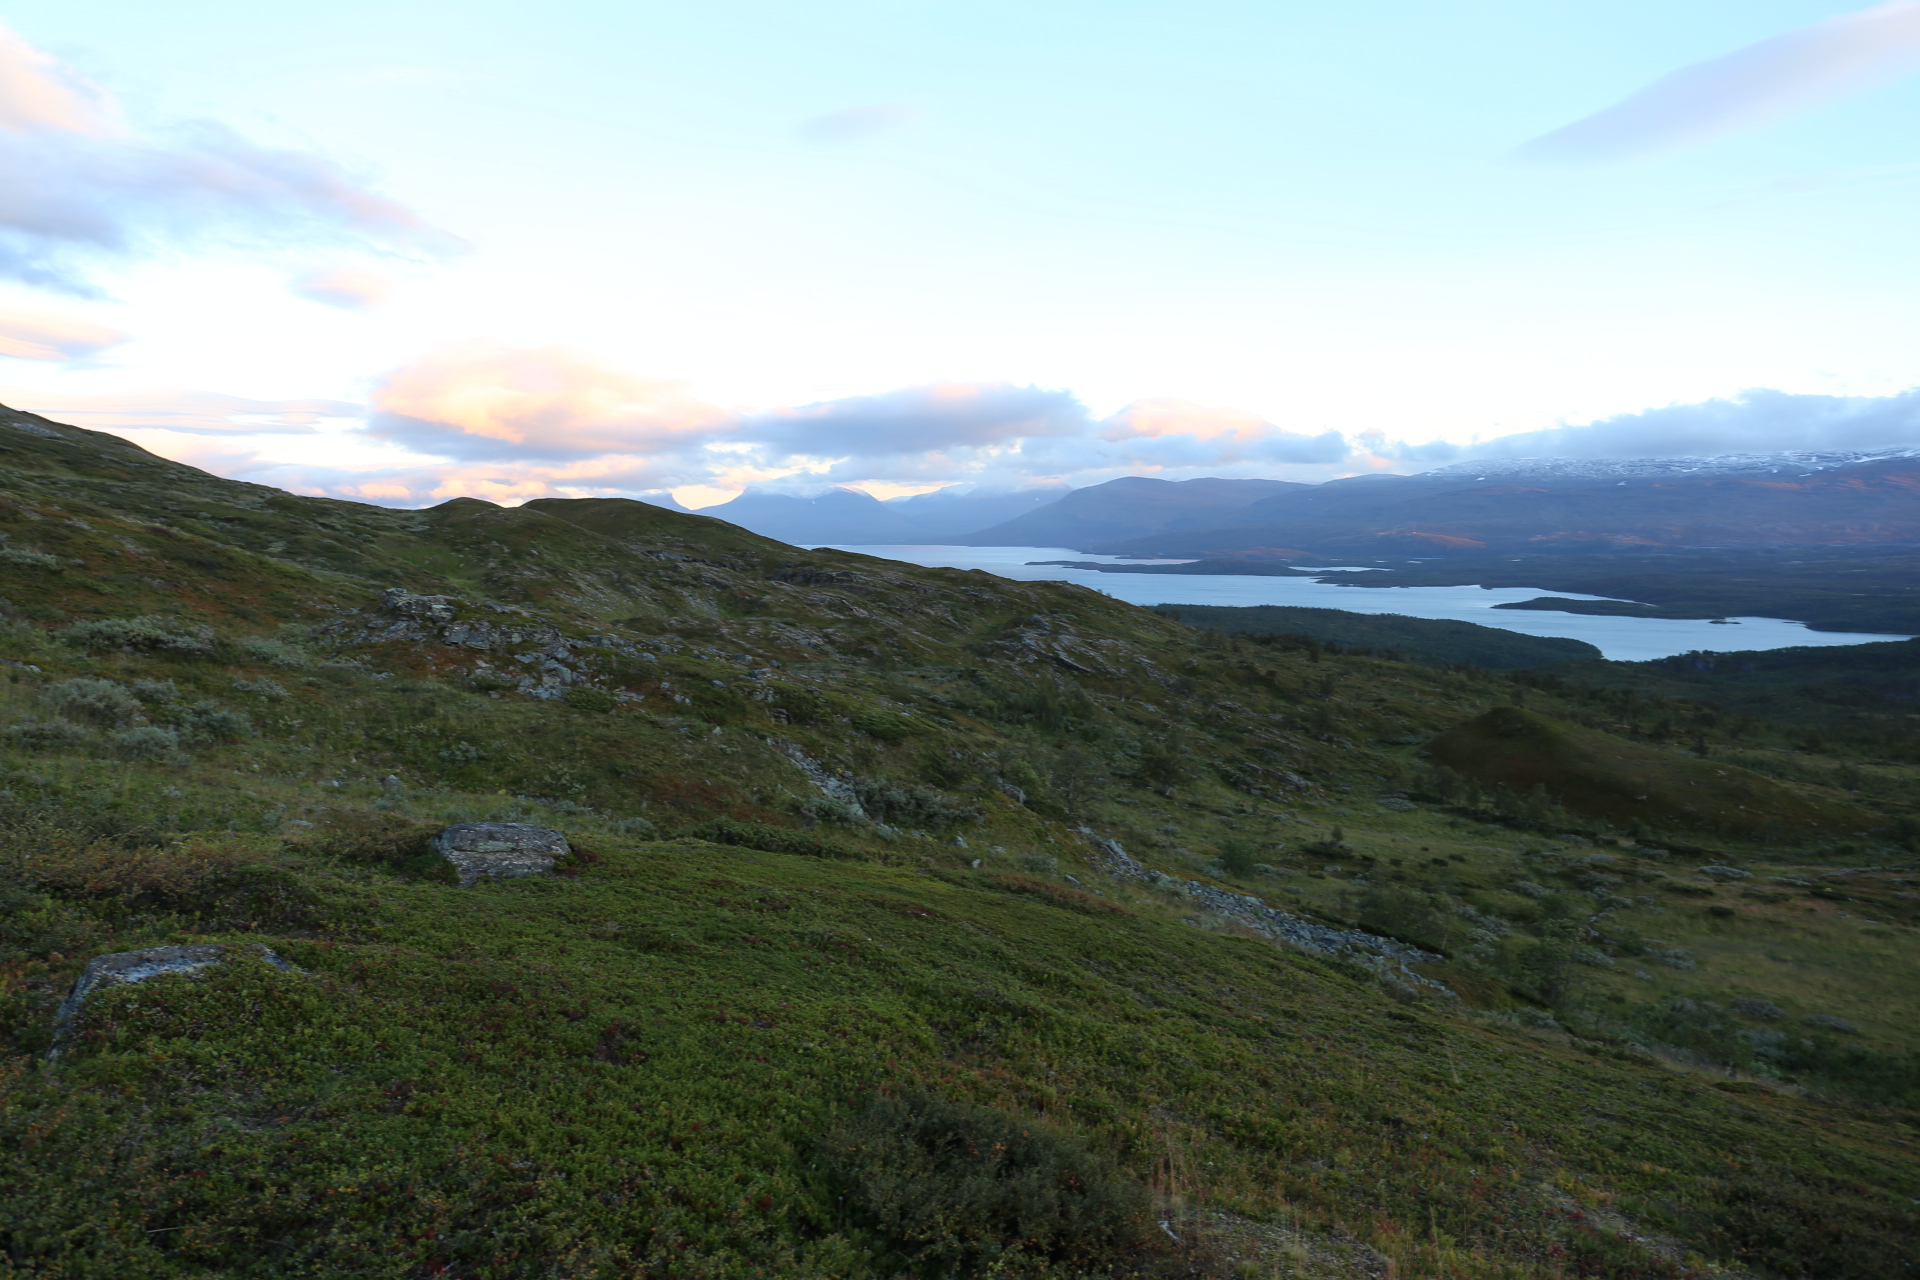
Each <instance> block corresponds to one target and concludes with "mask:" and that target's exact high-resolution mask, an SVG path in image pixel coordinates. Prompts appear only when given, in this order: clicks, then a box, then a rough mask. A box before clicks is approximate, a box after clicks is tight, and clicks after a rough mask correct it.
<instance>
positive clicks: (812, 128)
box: [794, 102, 920, 146]
mask: <svg viewBox="0 0 1920 1280" xmlns="http://www.w3.org/2000/svg"><path fill="white" fill-rule="evenodd" d="M919 119H920V113H919V112H918V111H916V110H914V109H913V108H912V107H909V106H907V105H905V104H904V103H899V102H879V103H873V104H871V105H869V106H864V107H848V108H846V109H845V110H844V111H830V112H828V113H827V114H826V115H823V116H815V117H813V119H811V120H803V121H802V122H801V123H800V126H799V127H798V128H797V129H795V130H794V132H795V133H797V134H798V135H799V136H800V138H801V139H802V140H804V141H806V142H814V143H820V144H823V145H827V146H836V145H844V144H846V143H850V142H865V141H867V140H868V139H869V138H877V137H879V136H880V135H881V134H884V133H892V132H894V131H895V130H898V129H904V128H906V127H907V126H908V125H911V124H914V123H915V122H917V121H918V120H919Z"/></svg>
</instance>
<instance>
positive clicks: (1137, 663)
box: [0, 415, 1920, 1277]
mask: <svg viewBox="0 0 1920 1280" xmlns="http://www.w3.org/2000/svg"><path fill="white" fill-rule="evenodd" d="M0 450H4V452H0V459H3V460H4V464H5V468H6V469H5V473H4V478H0V534H4V535H5V542H4V544H0V578H3V580H4V587H0V595H4V598H5V601H6V606H5V607H6V618H5V625H4V627H0V662H4V664H5V665H4V668H0V669H4V671H5V675H6V681H5V683H4V684H0V768H4V770H5V774H4V779H3V780H0V822H3V823H4V831H5V835H4V838H3V839H0V975H3V976H4V986H3V987H0V1001H3V1002H4V1003H3V1004H0V1049H3V1050H4V1061H3V1062H0V1069H4V1070H5V1071H6V1072H7V1075H8V1087H7V1088H6V1090H5V1091H4V1093H0V1131H3V1132H4V1140H3V1141H0V1160H3V1161H5V1162H6V1171H5V1174H4V1176H0V1260H4V1264H3V1265H4V1267H5V1268H6V1269H7V1273H8V1274H13V1275H23V1276H27V1275H30V1276H62V1277H65V1276H115V1277H120V1276H128V1275H141V1276H147V1275H152V1276H182V1277H213V1276H219V1277H229V1276H240V1277H248V1276H261V1277H267V1276H271V1277H287V1276H326V1277H332V1276H380V1277H386V1276H393V1277H412V1276H462V1277H465V1276H473V1277H481V1276H485V1277H559V1276H569V1277H571V1276H643V1275H644V1276H655V1277H666V1276H674V1277H692V1276H716V1277H717V1276H729V1277H730V1276H753V1275H768V1276H771V1275H780V1276H820V1277H828V1276H833V1277H840V1276H845V1277H866V1276H874V1277H879V1276H904V1275H923V1276H936V1275H938V1276H947V1275H989V1274H992V1275H1004V1276H1070V1275H1072V1276H1096V1275H1097V1276H1121V1275H1141V1276H1147V1275H1158V1276H1172V1275H1189V1276H1240V1275H1253V1276H1284V1275H1306V1276H1382V1275H1388V1274H1391V1275H1396V1276H1402V1277H1405V1276H1462V1277H1521V1276H1538V1275H1569V1276H1573V1275H1583V1276H1585V1275H1593V1276H1616V1277H1666V1276H1708V1275H1752V1276H1820V1277H1881V1276H1900V1275H1907V1274H1910V1272H1909V1271H1908V1269H1907V1268H1908V1263H1909V1260H1910V1259H1911V1258H1913V1257H1914V1256H1917V1255H1920V1214H1916V1207H1915V1203H1914V1200H1915V1197H1917V1196H1920V1165H1916V1162H1915V1160H1914V1147H1913V1145H1912V1144H1913V1142H1914V1139H1915V1134H1914V1130H1915V1125H1916V1115H1915V1110H1914V1109H1915V1108H1916V1106H1920V1061H1916V1058H1915V1052H1916V1050H1920V1038H1917V1037H1916V1030H1915V1029H1916V1027H1920V1019H1916V1017H1915V1016H1914V1015H1915V1014H1916V1012H1920V1010H1916V1008H1915V1005H1916V1003H1917V1002H1916V1001H1915V999H1914V993H1915V991H1916V990H1920V987H1917V986H1916V982H1915V979H1916V977H1920V974H1916V972H1915V968H1916V959H1917V958H1920V948H1916V946H1915V942H1916V938H1915V933H1914V924H1915V923H1916V920H1917V916H1920V913H1916V912H1915V910H1914V900H1913V899H1912V897H1911V893H1910V890H1909V888H1908V887H1907V886H1908V885H1910V884H1911V882H1912V878H1913V877H1912V875H1911V859H1912V855H1911V854H1910V853H1908V852H1907V851H1906V849H1905V848H1904V847H1903V846H1902V845H1901V844H1900V843H1899V842H1900V841H1901V840H1903V839H1904V838H1905V837H1904V835H1903V832H1904V830H1905V828H1903V827H1902V826H1901V825H1900V819H1901V817H1902V814H1903V812H1904V808H1903V802H1901V801H1899V800H1897V799H1892V798H1883V797H1877V796H1864V797H1861V798H1859V799H1857V800H1852V801H1849V800H1847V799H1845V798H1844V797H1842V796H1841V795H1839V794H1838V793H1834V792H1832V791H1831V789H1830V788H1829V789H1825V790H1823V789H1822V788H1821V787H1820V786H1819V785H1818V784H1803V785H1804V789H1805V794H1807V795H1810V796H1824V797H1827V799H1828V801H1829V802H1831V803H1857V804H1861V805H1864V806H1866V807H1867V808H1868V809H1870V810H1871V811H1872V813H1873V815H1874V818H1875V820H1876V821H1878V822H1880V823H1882V824H1883V827H1884V829H1883V828H1881V827H1876V828H1874V834H1872V835H1871V836H1870V837H1868V838H1866V839H1865V840H1861V841H1857V842H1855V843H1853V844H1851V845H1849V846H1848V848H1847V850H1846V851H1844V852H1842V851H1839V850H1836V849H1834V848H1830V847H1828V846H1827V845H1826V844H1824V843H1818V842H1813V843H1809V842H1807V841H1803V840H1799V839H1797V838H1794V839H1788V838H1784V837H1781V836H1780V835H1779V833H1769V835H1771V836H1773V837H1774V838H1773V842H1772V843H1770V844H1769V843H1767V842H1766V841H1765V840H1764V839H1754V840H1742V839H1738V838H1726V839H1718V838H1716V841H1715V843H1714V847H1713V848H1712V849H1711V850H1710V851H1706V850H1702V849H1699V848H1697V847H1696V845H1695V844H1689V843H1687V841H1689V840H1692V841H1696V842H1698V841H1702V839H1703V838H1702V837H1700V836H1699V835H1698V834H1697V833H1688V832H1680V831H1675V832H1673V833H1671V834H1668V833H1663V832H1659V831H1655V830H1650V829H1645V828H1644V827H1642V828H1631V829H1621V828H1617V827H1614V826H1610V825H1608V824H1605V823H1602V822H1597V821H1594V820H1588V819H1582V820H1577V821H1576V820H1573V819H1570V818H1568V817H1566V816H1565V815H1564V814H1556V813H1554V812H1552V811H1551V806H1547V807H1545V808H1543V807H1541V806H1537V805H1530V803H1529V798H1528V797H1526V796H1516V795H1515V794H1514V793H1512V792H1511V791H1510V790H1506V791H1502V790H1501V789H1499V788H1497V787H1488V788H1485V789H1483V790H1481V791H1479V792H1476V793H1473V794H1459V795H1452V796H1448V795H1438V794H1433V793H1432V792H1431V791H1430V789H1429V784H1430V782H1431V780H1432V778H1433V776H1434V771H1433V769H1432V766H1431V765H1430V763H1429V762H1428V761H1427V760H1426V759H1425V758H1423V757H1422V756H1421V755H1419V751H1420V749H1421V744H1423V743H1424V742H1426V741H1427V740H1429V739H1431V738H1433V737H1435V736H1436V735H1438V734H1441V733H1443V732H1445V731H1447V730H1449V729H1451V728H1453V727H1454V726H1457V725H1461V724H1464V723H1467V722H1469V721H1472V720H1474V719H1475V718H1476V717H1480V716H1483V715H1485V714H1486V713H1487V712H1489V711H1491V710H1493V709H1494V708H1496V707H1498V706H1502V705H1506V704H1507V703H1508V702H1509V701H1510V700H1511V699H1512V698H1514V697H1515V696H1518V695H1524V696H1525V697H1526V698H1527V702H1528V708H1529V710H1530V711H1533V712H1538V713H1541V714H1543V715H1546V716H1549V717H1551V718H1555V719H1556V720H1560V719H1567V720H1571V719H1573V718H1577V717H1579V716H1582V715H1587V714H1589V712H1588V711H1587V710H1586V709H1584V708H1586V704H1585V703H1583V702H1582V701H1581V698H1580V697H1579V696H1578V695H1577V694H1575V693H1572V692H1568V693H1564V694H1563V693H1560V692H1555V691H1553V690H1548V689H1540V688H1532V689H1529V688H1526V687H1523V686H1520V685H1516V684H1514V683H1512V682H1510V681H1508V680H1506V679H1504V678H1497V677H1493V676H1490V675H1487V674H1485V673H1475V672H1442V671H1436V670H1433V669H1430V668H1424V667H1417V666H1410V665H1404V664H1400V663H1396V662H1392V661H1388V660H1385V659H1380V658H1372V657H1360V656H1356V655H1350V654H1333V653H1324V654H1320V655H1312V654H1309V653H1307V652H1304V651H1292V650H1287V649H1284V648H1276V647H1272V646H1259V645H1253V644H1248V643H1245V642H1241V641H1236V640H1235V639H1233V638H1232V637H1225V636H1219V635H1213V634H1208V633H1205V632H1200V631H1196V630H1194V629H1192V628H1189V627H1186V626H1183V625H1181V624H1180V623H1177V622H1175V621H1173V620H1171V619H1168V618H1164V617H1161V616H1158V615H1157V614H1155V613H1153V612H1151V611H1148V610H1143V609H1136V608H1132V607H1130V606H1127V605H1123V604H1119V603H1117V602H1115V601H1112V600H1110V599H1107V598H1105V597H1102V596H1100V595H1098V594H1096V593H1094V592H1091V591H1087V590H1084V589H1081V588H1077V587H1073V586H1068V585H1063V584H1047V583H1016V582H1009V581H1005V580H1002V579H997V578H993V577H991V576H989V575H986V574H982V573H978V572H965V573H963V572H959V571H954V570H938V569H922V568H918V567H914V566H908V565H900V564H894V563H889V562H885V561H878V560H873V559H870V558H866V557H861V556H856V555H850V554H844V553H836V552H806V551H800V550H797V549H795V548H792V547H787V546H783V545H781V544H778V543H774V542H770V541H768V540H766V539H763V538H759V537H756V536H755V535H752V534H749V533H747V532H745V531H743V530H740V529H737V528H734V527H733V526H730V525H727V524H724V523H722V522H719V521H715V520H712V519H707V518H702V517H697V516H686V515H679V514H676V513H671V512H665V511H661V510H659V509H657V508H649V507H646V506H644V505H642V504H637V503H627V502H618V501H591V502H567V501H543V502H540V503H530V504H528V505H527V506H526V507H523V508H519V509H511V510H509V509H503V508H498V507H493V506H490V505H489V504H486V503H481V502H475V501H470V500H460V501H456V502H451V503H448V504H445V505H443V506H441V507H438V508H435V509H433V510H430V511H425V512H400V511H387V510H382V509H378V508H368V507H360V506H356V505H353V504H348V503H339V502H332V501H328V500H322V499H308V498H299V497H295V496H292V495H287V494H280V493H276V492H275V491H272V490H267V489H262V488H259V487H257V486H249V485H244V484H238V483H233V482H227V481H221V480H218V479H217V478H214V477H211V476H207V475H205V474H204V473H199V472H195V471H193V470H192V469H190V468H185V467H180V466H176V465H174V464H170V463H166V462H164V461H162V460H160V459H156V458H153V457H151V456H150V455H147V454H144V453H142V452H141V451H139V450H137V449H135V448H133V447H132V446H130V445H127V444H125V443H124V442H120V441H117V440H114V439H113V438H111V437H106V436H101V435H98V434H95V433H91V432H85V431H79V430H76V429H73V428H70V427H63V426H60V425H59V424H53V423H47V422H44V421H42V420H39V419H34V418H32V417H30V416H28V415H13V416H11V417H4V418H0ZM395 588H398V589H400V590H399V591H398V592H397V593H396V592H394V591H393V589H395ZM1316 656H1317V657H1318V660H1317V661H1316V660H1315V657H1316ZM1647 749H1648V750H1650V751H1656V752H1657V751H1658V750H1668V751H1671V752H1672V753H1673V758H1674V759H1680V758H1682V754H1681V752H1680V751H1678V750H1677V749H1675V748H1672V747H1667V748H1661V747H1658V746H1657V745H1656V746H1652V747H1648V748H1647ZM480 819H505V820H521V821H534V822H541V823H545V824H549V825H553V826H556V827H559V828H560V829H562V830H564V831H565V832H566V833H567V835H568V837H569V838H570V839H571V840H572V841H573V843H574V846H575V853H574V855H573V856H572V857H571V858H569V859H568V860H567V861H566V862H564V863H563V864H562V866H561V867H560V869H559V871H558V873H557V874H555V875H553V876H551V877H542V878H531V879H526V880H518V881H510V882H503V883H498V884H481V885H477V886H473V887H468V888H462V887H459V886H457V885H455V884H453V883H451V882H450V880H449V877H448V876H447V874H446V871H445V869H444V867H443V865H442V864H439V863H437V862H436V860H435V859H434V858H433V857H432V856H430V854H429V853H428V851H427V849H426V838H427V837H428V836H429V835H431V834H432V833H433V832H435V831H437V830H438V829H439V828H440V827H442V826H443V825H445V824H446V823H448V822H452V821H460V820H480ZM1116 847H1124V849H1125V850H1126V851H1127V852H1128V853H1130V854H1131V855H1133V857H1135V858H1137V859H1139V860H1140V862H1142V863H1144V864H1145V865H1146V867H1148V868H1150V869H1151V871H1152V872H1153V873H1155V874H1144V873H1137V872H1134V871H1132V870H1131V869H1130V864H1128V863H1126V862H1123V861H1122V860H1120V858H1119V856H1118V854H1117V853H1116V852H1115V849H1116ZM1709 860H1711V862H1712V863H1713V864H1714V865H1724V864H1729V863H1737V864H1738V866H1737V868H1735V869H1736V871H1738V870H1744V871H1746V872H1747V873H1748V874H1747V875H1746V876H1745V877H1739V876H1736V877H1735V878H1733V879H1730V880H1718V879H1714V878H1711V877H1701V876H1700V875H1698V874H1696V873H1695V871H1694V868H1695V867H1696V866H1697V865H1701V864H1705V863H1707V862H1709ZM1221 889H1225V890H1229V891H1231V893H1232V894H1236V895H1241V896H1240V897H1239V898H1229V897H1226V896H1224V895H1222V894H1221V893H1219V892H1218V890H1221ZM1236 902H1238V903H1246V904H1250V905H1249V906H1248V907H1247V909H1245V910H1241V909H1239V908H1236V907H1234V906H1233V904H1234V903H1236ZM1254 903H1264V904H1265V905H1266V906H1270V907H1275V908H1279V909H1281V910H1283V911H1286V912H1290V913H1292V915H1293V916H1294V917H1296V918H1297V920H1298V921H1300V922H1301V930H1302V932H1301V933H1300V936H1303V937H1310V938H1317V939H1319V941H1317V942H1314V943H1313V944H1312V945H1311V946H1310V947H1305V948H1303V947H1296V946H1290V945H1284V944H1280V943H1276V942H1274V941H1271V940H1270V939H1269V937H1268V936H1266V935H1263V934H1262V932H1261V931H1260V929H1259V928H1257V927H1256V926H1257V925H1259V924H1260V921H1261V919H1262V918H1263V917H1257V916H1256V915H1255V914H1254V913H1253V912H1252V906H1251V904H1254ZM1223 904H1225V905H1223ZM1315 929H1318V930H1319V932H1314V930H1315ZM1337 930H1348V931H1352V930H1359V931H1360V932H1359V933H1352V932H1349V933H1347V934H1345V935H1343V936H1344V937H1345V938H1346V939H1348V940H1347V941H1338V940H1337V939H1336V931H1337ZM1268 932H1269V933H1271V930H1269V931H1268ZM1369 938H1371V939H1375V940H1377V941H1371V942H1370V941H1369V940H1368V939H1369ZM1396 940H1397V941H1396ZM184 942H215V943H228V944H241V943H259V944H263V945H265V946H267V947H269V948H271V950H272V951H273V952H274V953H275V954H276V955H277V956H279V957H280V958H282V959H283V960H284V961H286V962H287V963H288V964H289V965H290V966H291V967H290V968H287V969H281V968H277V967H275V966H273V965H270V964H267V963H265V962H264V961H263V960H262V959H260V958H258V957H257V955H256V954H255V953H253V952H251V951H249V950H247V949H246V948H245V947H240V946H236V947H234V948H233V949H232V950H230V951H229V952H228V953H227V956H228V958H227V959H226V960H224V961H223V962H222V963H220V964H218V965H216V966H213V967H211V968H209V969H206V970H203V971H201V973H200V974H199V975H198V976H197V977H194V978H188V977H183V976H168V977H161V978H155V979H151V980H149V981H147V982H144V983H141V984H138V985H136V986H131V987H123V988H119V989H116V990H111V991H107V992H103V993H101V994H97V995H95V996H93V997H92V998H90V999H89V1001H88V1003H87V1004H86V1006H85V1008H84V1010H83V1012H82V1014H81V1016H80V1018H79V1020H78V1022H77V1023H76V1025H75V1026H74V1027H73V1028H72V1029H71V1031H70V1033H68V1035H67V1036H66V1037H65V1038H64V1039H63V1040H60V1041H59V1043H58V1044H57V1045H56V1035H55V1028H54V1024H53V1012H54V1009H55V1006H56V1005H57V1004H58V1003H59V1001H60V1000H61V998H62V997H63V996H64V995H65V994H66V992H67V991H68V989H69V988H70V986H71V984H72V982H73V980H74V978H75V977H76V976H77V975H78V973H79V972H80V970H81V968H82V967H83V966H84V965H85V963H86V961H87V960H88V959H90V958H92V957H94V956H98V955H101V954H105V953H110V952H118V951H126V950H131V949H135V948H140V947H148V946H155V945H161V944H171V943H184ZM1405 944H1412V945H1415V946H1419V947H1421V948H1423V949H1425V951H1426V952H1427V953H1428V954H1430V955H1431V956H1434V957H1437V958H1435V959H1432V960H1430V961H1427V962H1424V963H1421V964H1417V965H1414V966H1413V967H1412V968H1411V969H1403V968H1400V967H1399V966H1398V965H1397V963H1394V962H1390V961H1389V960H1387V959H1386V958H1385V956H1386V955H1387V954H1388V953H1396V954H1404V945H1405ZM1396 949H1399V950H1397V951H1396ZM1430 984H1438V988H1439V989H1436V987H1435V986H1434V985H1430ZM1442 989H1443V990H1442ZM56 1047H57V1048H58V1049H59V1050H60V1052H59V1054H58V1056H57V1058H53V1059H49V1057H48V1051H49V1050H50V1049H54V1048H56ZM1163 1224H1164V1225H1163Z"/></svg>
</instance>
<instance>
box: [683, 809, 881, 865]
mask: <svg viewBox="0 0 1920 1280" xmlns="http://www.w3.org/2000/svg"><path fill="white" fill-rule="evenodd" d="M674 835H675V837H676V838H679V839H683V840H707V841H711V842H712V843H714V844H731V845H738V846H740V847H741V848H745V849H762V850H765V851H766V852H768V853H798V854H804V855H806V856H808V857H812V858H858V857H861V856H863V855H861V853H860V852H859V851H858V850H855V849H850V848H848V847H847V846H845V845H842V844H836V843H834V842H833V841H831V840H822V839H821V838H820V837H818V836H816V835H813V834H812V833H810V832H806V831H796V830H794V829H793V828H792V827H774V826H769V825H767V824H766V823H764V822H742V821H740V820H738V819H736V818H713V819H710V820H708V821H706V822H702V823H699V824H697V825H695V826H691V827H686V828H683V829H682V830H679V831H676V832H674Z"/></svg>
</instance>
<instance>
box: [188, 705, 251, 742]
mask: <svg viewBox="0 0 1920 1280" xmlns="http://www.w3.org/2000/svg"><path fill="white" fill-rule="evenodd" d="M169 719H171V720H172V722H173V725H174V728H176V729H177V730H179V733H180V741H181V742H182V743H184V744H186V745H188V746H201V745H204V744H206V743H210V742H237V741H239V740H240V739H242V738H245V737H249V736H251V735H252V733H253V721H251V720H249V719H248V718H247V715H246V713H245V712H242V711H229V710H227V709H226V708H225V707H222V706H220V705H219V704H218V703H213V702H196V703H193V704H192V705H190V706H185V707H179V708H177V709H175V710H174V711H173V713H172V714H171V716H169Z"/></svg>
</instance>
